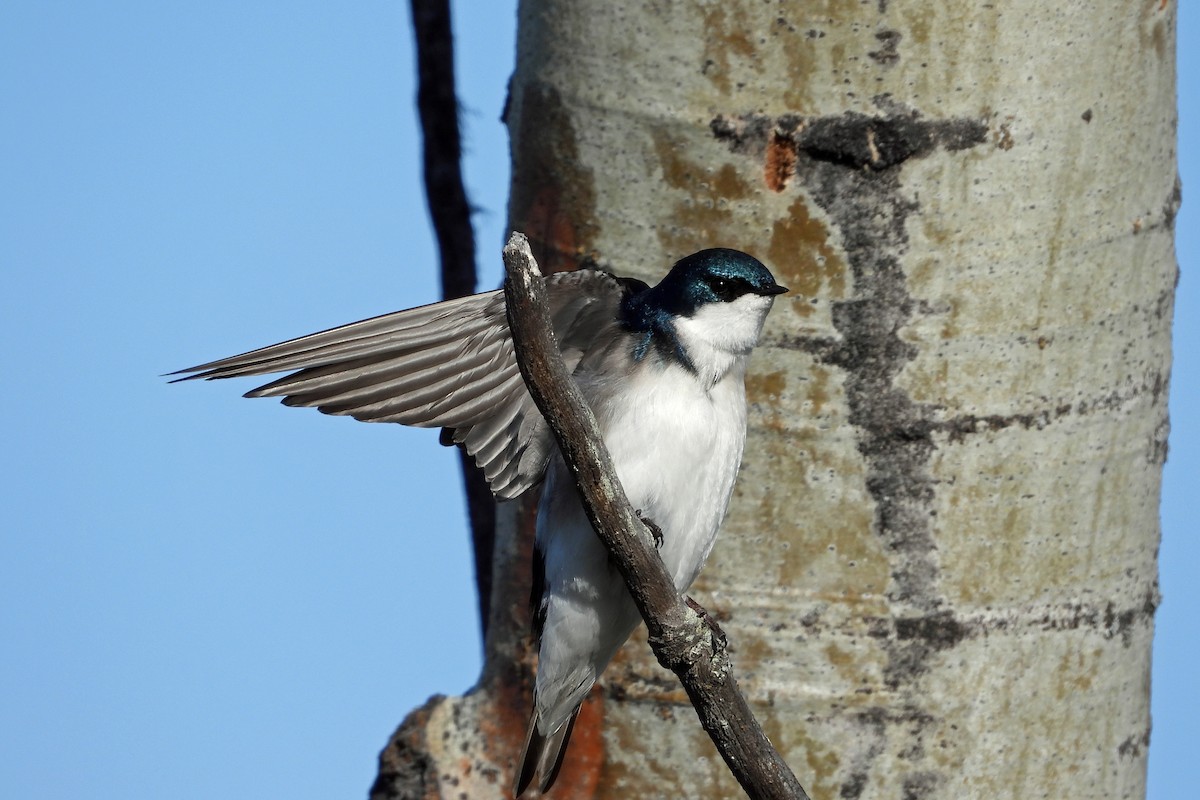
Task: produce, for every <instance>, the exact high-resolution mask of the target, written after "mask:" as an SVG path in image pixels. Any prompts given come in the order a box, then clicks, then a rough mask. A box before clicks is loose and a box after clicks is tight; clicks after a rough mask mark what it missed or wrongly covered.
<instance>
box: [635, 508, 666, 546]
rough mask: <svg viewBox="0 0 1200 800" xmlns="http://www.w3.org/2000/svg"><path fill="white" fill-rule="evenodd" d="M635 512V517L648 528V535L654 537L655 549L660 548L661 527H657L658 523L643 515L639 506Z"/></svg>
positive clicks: (661, 539) (661, 541) (661, 538)
mask: <svg viewBox="0 0 1200 800" xmlns="http://www.w3.org/2000/svg"><path fill="white" fill-rule="evenodd" d="M636 513H637V518H638V519H640V520H641V521H642V524H643V525H645V526H646V528H647V529H649V531H650V535H651V536H652V537H653V538H654V547H655V549H656V550H661V549H662V543H663V532H662V528H660V527H658V525H657V524H656V523H655V522H654V520H652V519H650V518H649V517H643V516H642V510H641V509H640V508H639V509H638V510H637V512H636Z"/></svg>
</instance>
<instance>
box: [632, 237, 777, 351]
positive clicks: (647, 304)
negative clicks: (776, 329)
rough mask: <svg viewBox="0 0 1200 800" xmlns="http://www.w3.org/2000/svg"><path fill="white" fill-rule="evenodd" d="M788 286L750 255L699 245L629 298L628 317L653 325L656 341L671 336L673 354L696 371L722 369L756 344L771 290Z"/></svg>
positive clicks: (642, 327) (772, 295)
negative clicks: (700, 248) (779, 282)
mask: <svg viewBox="0 0 1200 800" xmlns="http://www.w3.org/2000/svg"><path fill="white" fill-rule="evenodd" d="M786 291H787V288H786V287H784V286H780V285H779V284H778V283H776V282H775V277H774V276H773V275H772V274H771V272H770V270H768V269H767V268H766V267H765V266H763V264H762V262H761V261H759V260H758V259H757V258H754V257H753V256H751V255H748V254H746V253H743V252H741V251H740V250H730V249H727V248H714V249H711V250H701V251H700V252H698V253H693V254H692V255H690V256H687V257H686V258H683V259H680V260H679V261H678V262H676V264H675V266H674V267H672V268H671V271H670V272H669V273H667V276H666V277H665V278H663V279H662V280H661V281H660V282H659V283H658V285H657V286H654V287H653V288H650V289H647V290H646V291H644V292H641V293H640V294H638V295H636V296H634V297H633V298H631V300H630V303H629V304H628V306H627V308H626V318H627V321H628V322H629V323H632V324H631V327H633V328H635V329H637V330H644V331H647V332H648V333H649V332H651V331H653V335H654V336H656V337H657V341H656V344H657V345H659V346H660V347H661V346H662V345H664V344H665V343H666V341H664V340H670V343H671V344H672V345H673V346H672V347H671V348H670V350H672V351H673V355H674V357H675V358H676V359H678V360H680V361H682V362H683V363H685V364H687V365H688V366H690V367H691V368H692V369H694V370H695V371H697V372H713V371H714V370H715V371H716V372H718V373H720V374H724V372H725V371H726V370H727V369H728V367H729V365H730V362H731V361H732V360H734V359H738V358H740V357H744V356H748V355H749V354H750V351H751V350H752V349H754V346H755V345H756V344H757V343H758V337H759V334H760V333H761V332H762V326H763V321H764V320H765V319H766V316H767V312H768V311H770V310H771V304H772V303H773V302H774V300H775V296H776V295H778V294H783V293H784V292H786ZM647 343H649V340H647Z"/></svg>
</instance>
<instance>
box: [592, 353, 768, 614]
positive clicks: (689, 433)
mask: <svg viewBox="0 0 1200 800" xmlns="http://www.w3.org/2000/svg"><path fill="white" fill-rule="evenodd" d="M597 412H598V414H599V415H600V424H601V428H602V430H603V431H604V438H605V442H606V444H607V445H608V449H609V451H610V452H611V453H612V457H613V463H614V464H615V466H616V469H617V477H619V478H620V480H621V485H622V486H623V487H624V489H625V493H626V494H627V495H628V497H629V502H630V503H632V504H633V507H634V508H635V509H638V511H640V512H641V514H642V515H643V516H646V517H649V518H650V519H652V520H653V521H654V522H655V523H656V524H657V525H658V527H659V528H660V529H662V532H663V543H662V547H661V548H660V550H659V552H660V554H661V555H662V558H663V562H664V563H665V564H666V566H667V570H668V571H669V572H670V573H671V576H672V578H673V579H674V581H675V587H676V588H677V589H679V591H683V590H685V589H687V587H689V586H691V584H692V581H694V580H695V579H696V576H697V575H698V574H699V572H700V569H701V567H703V566H704V562H705V560H706V559H707V558H708V554H709V553H710V552H711V551H712V547H713V543H714V542H715V541H716V536H717V530H718V528H719V527H720V525H721V521H722V520H723V519H724V517H725V511H726V509H727V508H728V506H729V498H730V495H731V494H732V493H733V483H734V479H735V478H736V477H737V469H738V465H739V464H740V463H741V460H742V446H743V444H744V443H745V439H746V401H745V389H744V388H743V383H742V375H741V371H740V370H738V371H737V372H736V373H731V374H729V375H727V376H726V378H725V380H723V381H721V382H720V383H718V384H717V385H716V386H714V387H713V388H712V389H711V390H710V391H708V392H705V391H704V390H703V389H702V388H701V387H700V385H699V384H698V383H697V382H696V381H695V379H694V378H693V377H692V375H691V374H690V373H687V372H685V371H684V370H683V369H682V368H679V367H670V368H668V369H667V370H666V372H665V373H664V374H661V375H658V376H655V377H654V379H653V380H642V381H637V380H635V381H632V382H630V384H629V387H628V390H627V392H626V393H625V395H624V396H617V397H613V398H611V399H610V400H609V402H606V403H604V404H603V406H602V407H601V408H599V409H597Z"/></svg>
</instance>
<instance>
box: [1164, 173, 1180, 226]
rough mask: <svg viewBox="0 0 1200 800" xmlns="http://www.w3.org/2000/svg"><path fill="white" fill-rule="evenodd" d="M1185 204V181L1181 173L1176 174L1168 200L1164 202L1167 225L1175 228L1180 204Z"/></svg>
mask: <svg viewBox="0 0 1200 800" xmlns="http://www.w3.org/2000/svg"><path fill="white" fill-rule="evenodd" d="M1182 204H1183V181H1181V180H1180V179H1179V174H1178V173H1176V174H1175V183H1174V185H1173V186H1172V187H1171V193H1170V194H1169V195H1167V199H1166V201H1165V202H1164V203H1163V218H1164V219H1165V220H1166V223H1167V227H1168V228H1169V229H1171V230H1175V216H1176V215H1177V214H1178V213H1179V206H1180V205H1182Z"/></svg>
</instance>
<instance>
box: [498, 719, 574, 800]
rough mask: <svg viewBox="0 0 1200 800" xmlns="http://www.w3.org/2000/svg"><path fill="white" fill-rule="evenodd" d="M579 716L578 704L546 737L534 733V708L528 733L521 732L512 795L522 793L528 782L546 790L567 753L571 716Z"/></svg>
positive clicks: (551, 784)
mask: <svg viewBox="0 0 1200 800" xmlns="http://www.w3.org/2000/svg"><path fill="white" fill-rule="evenodd" d="M578 716H579V706H575V710H574V711H572V712H571V718H570V719H568V720H567V721H566V722H565V723H563V724H562V725H561V726H560V727H559V729H558V730H556V731H554V732H552V733H551V734H550V735H548V736H542V735H541V734H540V733H538V729H537V728H538V712H537V709H536V708H535V709H534V711H533V716H532V718H531V719H530V720H529V733H527V734H525V752H524V755H522V757H521V769H520V771H519V772H518V773H517V776H516V780H515V781H514V782H513V798H514V799H515V798H518V797H520V796H521V795H522V794H524V793H525V790H526V789H528V788H529V786H530V785H531V784H535V783H536V785H537V788H538V791H539V792H546V791H549V789H550V787H551V786H553V785H554V779H555V778H557V777H558V771H559V770H560V769H561V768H562V762H563V756H564V755H566V752H567V742H569V741H571V731H572V730H573V729H574V728H575V718H576V717H578Z"/></svg>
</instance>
